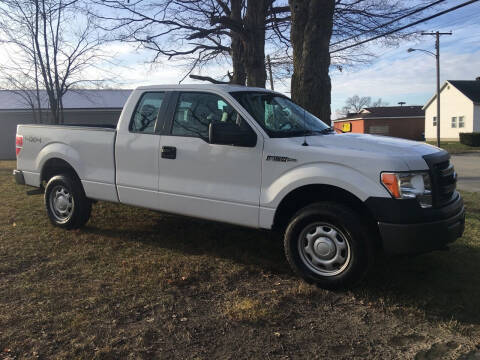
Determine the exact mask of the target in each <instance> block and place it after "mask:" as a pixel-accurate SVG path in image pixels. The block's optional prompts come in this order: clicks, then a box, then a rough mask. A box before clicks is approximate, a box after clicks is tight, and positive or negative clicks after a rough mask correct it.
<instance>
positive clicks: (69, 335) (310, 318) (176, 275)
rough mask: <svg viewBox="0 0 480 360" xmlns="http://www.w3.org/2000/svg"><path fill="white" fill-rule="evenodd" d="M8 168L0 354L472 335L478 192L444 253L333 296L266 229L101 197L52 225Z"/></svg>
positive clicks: (244, 350)
mask: <svg viewBox="0 0 480 360" xmlns="http://www.w3.org/2000/svg"><path fill="white" fill-rule="evenodd" d="M14 165H15V164H14V162H0V194H1V195H0V200H1V201H0V359H3V358H18V359H32V358H85V359H91V358H99V359H100V358H102V359H105V358H109V359H118V358H145V359H147V358H162V359H165V358H188V359H190V358H198V359H211V358H222V359H223V358H236V359H237V358H284V357H291V358H317V357H320V358H322V357H325V358H330V359H335V358H348V359H349V358H352V357H354V356H357V357H367V358H382V359H388V358H398V357H402V358H413V357H414V356H415V354H417V353H419V354H429V353H436V352H438V351H441V352H442V354H443V355H442V356H445V357H446V358H454V357H456V356H458V355H459V354H462V353H466V352H468V351H471V350H472V349H474V348H475V346H476V345H478V344H480V325H479V324H480V313H479V311H478V309H479V308H480V277H479V276H478V274H479V273H480V244H479V238H480V194H464V196H465V198H466V204H467V209H468V218H467V231H466V233H465V236H464V237H463V238H462V239H460V240H459V241H457V243H455V244H454V245H453V246H452V249H451V251H450V252H436V253H432V254H428V255H425V256H419V257H414V258H402V259H392V260H390V261H388V262H385V263H383V264H380V265H379V266H378V268H377V269H376V270H375V272H374V274H373V276H372V277H371V278H369V279H368V281H366V282H365V283H363V284H362V285H361V286H360V287H359V288H357V289H355V290H353V291H349V292H337V293H335V292H329V291H324V290H319V289H316V288H315V287H312V286H310V285H307V284H305V283H304V282H302V281H301V280H299V279H297V278H296V277H295V276H293V274H292V273H291V271H290V269H289V268H288V266H287V264H286V262H285V259H284V256H283V250H282V246H281V241H280V239H278V237H276V236H274V235H272V234H269V233H267V232H258V231H254V230H249V229H244V228H240V227H235V226H230V225H224V224H216V223H210V222H205V221H200V220H193V219H185V218H181V217H175V216H168V215H163V214H159V213H156V212H153V211H148V210H145V209H139V208H135V207H127V206H123V205H118V204H109V203H103V202H99V203H98V204H96V205H95V206H94V210H93V213H92V218H91V220H90V221H89V223H88V224H87V226H86V227H85V228H84V229H82V230H78V231H64V230H61V229H58V228H54V227H52V226H51V225H50V223H49V222H48V219H47V217H46V215H45V211H44V208H43V201H42V197H41V196H26V195H25V189H24V188H23V187H21V186H16V185H14V184H13V180H12V176H11V169H12V168H13V167H14ZM437 343H440V344H444V345H442V346H439V345H435V346H434V344H437ZM447 343H448V344H449V345H448V346H447V345H445V344H447ZM432 349H433V350H432ZM439 349H440V350H439ZM429 351H430V352H429ZM422 356H423V355H422Z"/></svg>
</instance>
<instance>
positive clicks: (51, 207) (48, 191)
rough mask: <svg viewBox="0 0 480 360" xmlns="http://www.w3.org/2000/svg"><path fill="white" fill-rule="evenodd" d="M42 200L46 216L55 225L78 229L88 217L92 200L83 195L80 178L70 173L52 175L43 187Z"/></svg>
mask: <svg viewBox="0 0 480 360" xmlns="http://www.w3.org/2000/svg"><path fill="white" fill-rule="evenodd" d="M53 192H54V193H53ZM44 200H45V207H46V209H47V214H48V217H49V218H50V221H51V222H52V224H53V225H55V226H58V227H61V228H64V229H78V228H80V227H82V226H83V225H85V224H86V223H87V221H88V219H89V218H90V213H91V211H92V202H91V200H90V199H88V198H87V197H86V196H85V192H84V190H83V186H82V183H81V182H80V180H78V178H77V177H75V176H72V175H70V174H61V175H56V176H54V177H52V178H51V179H50V180H49V181H48V183H47V186H46V188H45V196H44Z"/></svg>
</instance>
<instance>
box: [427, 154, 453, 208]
mask: <svg viewBox="0 0 480 360" xmlns="http://www.w3.org/2000/svg"><path fill="white" fill-rule="evenodd" d="M423 158H424V159H425V162H426V163H427V165H428V167H429V168H430V177H431V180H432V195H433V206H434V207H442V206H444V205H446V204H448V203H450V202H452V201H453V200H454V198H455V196H456V191H455V189H456V184H457V173H456V172H455V169H454V167H453V164H452V163H450V154H449V153H448V152H446V151H438V152H435V153H433V154H430V155H424V156H423Z"/></svg>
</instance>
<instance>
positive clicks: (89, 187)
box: [17, 125, 118, 201]
mask: <svg viewBox="0 0 480 360" xmlns="http://www.w3.org/2000/svg"><path fill="white" fill-rule="evenodd" d="M17 135H22V136H23V147H22V150H21V151H20V153H19V155H18V158H17V169H18V170H22V171H23V173H24V177H25V182H26V184H27V185H31V186H36V187H38V186H40V183H41V180H42V179H41V171H42V168H43V167H44V165H45V164H46V163H47V161H54V160H53V159H61V160H64V161H66V162H67V163H68V164H70V165H71V166H72V167H73V168H74V170H75V172H76V173H77V175H78V176H79V178H80V179H81V180H82V184H83V187H84V189H85V193H86V194H87V196H88V197H91V198H94V199H101V200H109V201H118V198H117V193H116V189H115V153H114V146H115V136H116V130H115V129H113V128H110V127H100V126H84V125H82V126H77V125H18V127H17Z"/></svg>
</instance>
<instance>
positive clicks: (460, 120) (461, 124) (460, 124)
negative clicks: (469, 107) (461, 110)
mask: <svg viewBox="0 0 480 360" xmlns="http://www.w3.org/2000/svg"><path fill="white" fill-rule="evenodd" d="M458 127H459V128H463V127H465V116H459V117H458Z"/></svg>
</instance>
